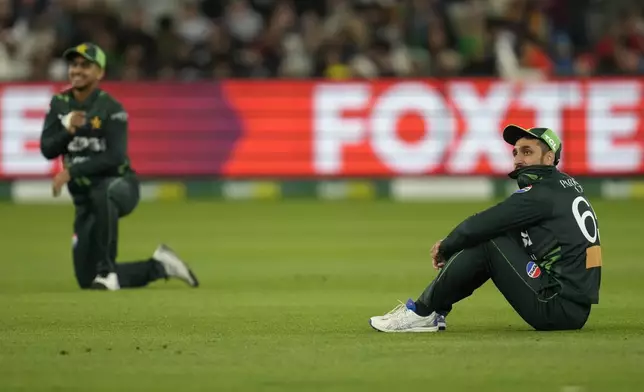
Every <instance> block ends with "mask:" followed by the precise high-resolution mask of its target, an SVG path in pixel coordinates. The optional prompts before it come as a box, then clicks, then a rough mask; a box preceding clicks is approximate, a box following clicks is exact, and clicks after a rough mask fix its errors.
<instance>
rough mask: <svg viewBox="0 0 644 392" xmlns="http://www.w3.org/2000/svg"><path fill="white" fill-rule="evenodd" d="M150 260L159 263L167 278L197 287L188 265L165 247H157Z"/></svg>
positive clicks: (195, 279)
mask: <svg viewBox="0 0 644 392" xmlns="http://www.w3.org/2000/svg"><path fill="white" fill-rule="evenodd" d="M152 258H153V259H154V260H156V261H158V262H159V263H161V265H162V266H163V269H164V270H165V273H166V275H167V276H168V277H171V278H177V279H181V280H183V281H184V282H186V283H187V284H188V285H190V286H192V287H198V286H199V281H198V280H197V277H196V276H195V275H194V274H193V273H192V271H191V270H190V268H189V267H188V265H187V264H186V263H185V262H184V261H183V260H181V259H180V258H179V256H177V254H176V253H175V252H174V251H173V250H172V249H170V248H169V247H167V246H166V245H163V244H161V245H159V247H158V248H157V249H156V250H155V251H154V254H153V255H152Z"/></svg>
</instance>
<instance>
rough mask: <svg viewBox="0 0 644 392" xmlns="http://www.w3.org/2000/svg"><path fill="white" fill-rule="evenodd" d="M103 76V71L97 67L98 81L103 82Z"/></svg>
mask: <svg viewBox="0 0 644 392" xmlns="http://www.w3.org/2000/svg"><path fill="white" fill-rule="evenodd" d="M104 76H105V70H104V69H103V68H101V67H98V80H103V77H104Z"/></svg>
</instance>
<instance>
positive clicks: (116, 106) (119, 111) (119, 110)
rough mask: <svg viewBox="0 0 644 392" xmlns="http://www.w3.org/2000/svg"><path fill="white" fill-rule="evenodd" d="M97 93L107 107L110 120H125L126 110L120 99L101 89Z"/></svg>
mask: <svg viewBox="0 0 644 392" xmlns="http://www.w3.org/2000/svg"><path fill="white" fill-rule="evenodd" d="M99 94H100V95H99V97H98V99H99V100H100V102H101V104H102V105H105V106H106V107H107V109H108V110H107V112H108V116H109V118H110V120H120V121H127V111H126V110H125V107H124V106H123V104H122V103H121V101H119V100H118V99H116V98H115V97H114V96H113V95H112V94H110V93H108V92H107V91H105V90H101V92H100V93H99Z"/></svg>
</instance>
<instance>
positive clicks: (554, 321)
mask: <svg viewBox="0 0 644 392" xmlns="http://www.w3.org/2000/svg"><path fill="white" fill-rule="evenodd" d="M488 280H492V282H493V283H494V284H495V286H496V287H497V288H498V289H499V291H500V292H501V294H503V296H504V297H505V299H506V300H507V301H508V303H509V304H510V305H511V306H512V308H513V309H514V310H515V311H516V312H517V313H518V314H519V316H521V318H522V319H523V320H524V321H525V322H526V323H527V324H529V325H530V326H532V327H533V328H534V329H536V330H567V329H579V328H581V327H583V325H584V324H585V322H586V320H587V318H588V314H589V312H590V307H589V306H588V307H586V306H583V305H579V304H576V303H573V302H570V301H568V300H566V299H563V298H561V297H559V295H558V293H559V291H560V289H561V286H560V284H559V282H557V281H556V280H555V279H554V278H553V277H552V276H551V275H550V274H548V273H547V271H545V270H542V269H541V268H540V267H539V266H538V265H537V264H536V263H534V262H533V260H532V259H531V257H530V255H529V254H528V252H527V251H526V250H525V249H524V248H523V246H522V245H521V243H520V239H519V238H518V237H517V238H514V237H512V236H510V235H506V236H501V237H498V238H495V239H493V240H491V241H488V242H486V243H483V244H480V245H478V246H476V247H473V248H469V249H465V250H463V251H461V252H459V253H457V254H455V255H454V256H452V257H451V258H450V260H448V261H447V263H446V264H445V267H443V269H442V270H441V272H440V273H439V274H438V276H437V277H436V279H435V280H434V281H433V282H432V283H431V284H430V285H429V286H428V287H427V289H425V291H424V292H423V293H422V294H421V296H420V298H419V299H418V300H419V301H420V302H421V303H423V304H425V305H426V306H427V307H428V308H429V309H431V310H432V311H438V312H441V313H444V314H446V313H449V312H450V311H451V310H452V305H453V304H455V303H457V302H458V301H460V300H462V299H464V298H466V297H469V296H470V295H472V293H473V292H474V291H475V290H476V289H477V288H479V287H480V286H482V285H483V284H484V283H485V282H487V281H488Z"/></svg>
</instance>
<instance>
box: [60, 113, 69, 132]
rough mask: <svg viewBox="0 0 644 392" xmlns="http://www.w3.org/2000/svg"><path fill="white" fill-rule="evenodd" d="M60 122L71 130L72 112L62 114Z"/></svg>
mask: <svg viewBox="0 0 644 392" xmlns="http://www.w3.org/2000/svg"><path fill="white" fill-rule="evenodd" d="M60 123H61V124H63V127H65V129H66V130H68V131H71V127H72V114H71V113H67V114H66V115H64V116H62V117H61V118H60Z"/></svg>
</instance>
